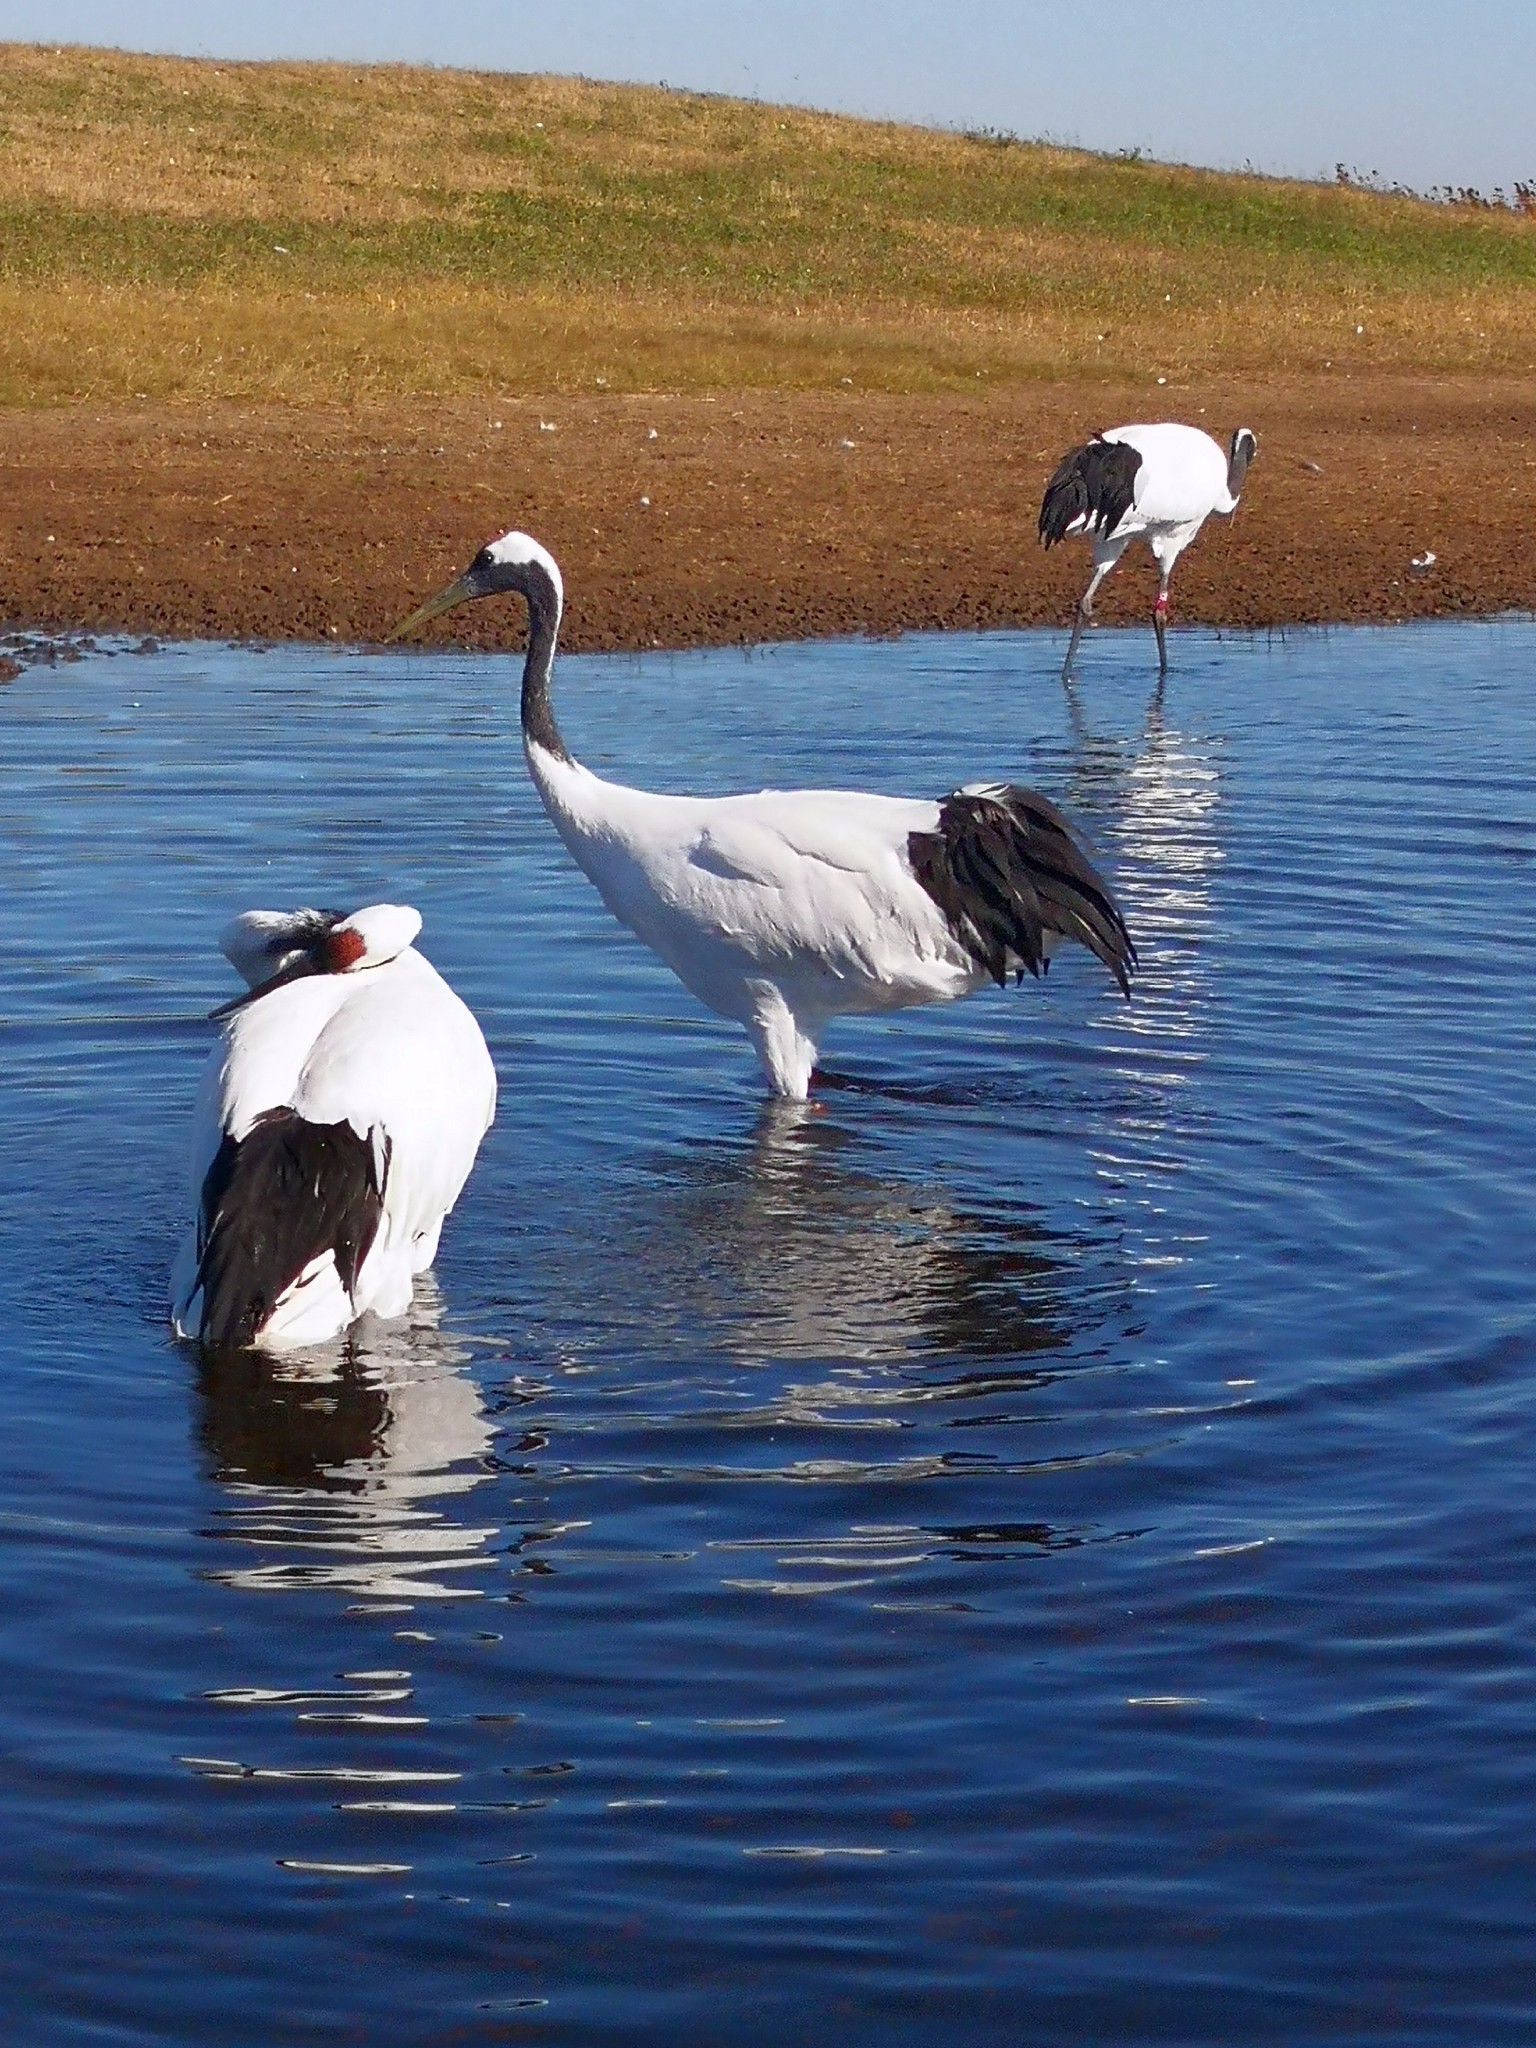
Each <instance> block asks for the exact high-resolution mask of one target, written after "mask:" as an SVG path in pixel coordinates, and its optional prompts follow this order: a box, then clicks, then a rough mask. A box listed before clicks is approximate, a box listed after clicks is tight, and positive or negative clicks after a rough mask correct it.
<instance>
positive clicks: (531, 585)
mask: <svg viewBox="0 0 1536 2048" xmlns="http://www.w3.org/2000/svg"><path fill="white" fill-rule="evenodd" d="M527 597H528V655H527V659H526V660H525V661H524V663H523V738H524V739H525V740H526V741H527V742H528V744H529V745H530V746H534V747H542V748H543V749H544V751H545V753H546V754H553V755H554V756H555V758H556V760H559V761H569V760H570V759H571V752H570V749H569V748H568V747H567V746H566V744H565V741H564V740H563V739H562V738H561V737H560V728H559V726H558V725H556V723H555V713H554V709H553V706H552V705H551V704H550V701H549V677H550V671H551V670H552V669H553V667H554V665H555V640H556V637H557V636H558V634H559V631H560V600H559V598H558V597H557V596H556V595H555V591H554V588H553V586H552V585H551V584H550V583H549V581H548V579H547V578H546V577H543V576H539V577H537V578H535V577H530V578H529V581H528V586H527Z"/></svg>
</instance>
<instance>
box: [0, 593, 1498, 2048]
mask: <svg viewBox="0 0 1536 2048" xmlns="http://www.w3.org/2000/svg"><path fill="white" fill-rule="evenodd" d="M1147 640H1148V636H1146V635H1142V634H1138V635H1134V636H1125V637H1120V636H1116V635H1113V634H1109V633H1104V634H1101V635H1098V636H1096V637H1095V638H1094V640H1093V641H1092V642H1091V643H1090V644H1089V646H1088V648H1087V650H1086V653H1085V658H1084V662H1083V669H1082V675H1081V680H1080V682H1079V684H1078V686H1077V688H1076V691H1075V693H1074V695H1073V696H1072V697H1068V696H1067V695H1066V694H1065V693H1064V692H1063V690H1062V687H1061V685H1060V683H1059V682H1058V681H1057V679H1056V675H1055V666H1056V664H1057V663H1058V662H1059V660H1060V652H1061V648H1060V640H1059V638H1058V637H1056V636H1042V635H1033V634H1020V635H997V636H988V637H969V638H955V639H942V638H915V639H910V640H907V641H903V642H898V643H895V644H891V645H863V644H836V645H827V646H811V647H798V648H786V649H778V650H772V651H768V652H764V653H759V654H756V655H752V656H746V655H742V654H738V653H734V652H732V653H724V654H713V655H699V656H689V657H682V658H669V657H663V656H656V657H653V658H649V659H645V660H615V659H589V660H571V661H568V662H566V663H564V664H563V666H562V669H561V671H560V674H559V675H558V676H557V681H556V696H557V700H558V704H559V708H560V710H561V713H562V716H563V718H564V721H565V725H566V731H567V735H568V737H569V738H570V740H571V742H572V745H573V747H574V748H575V750H576V751H577V752H578V753H579V754H581V755H582V756H583V757H584V758H585V759H587V760H588V761H589V762H590V763H591V765H593V766H594V767H597V768H599V769H601V770H604V771H605V772H609V773H615V774H621V775H624V776H627V777H629V778H630V779H633V780H635V781H638V782H643V783H649V784H651V785H653V786H657V787H668V786H669V787H673V788H697V789H726V788H730V787H733V786H743V785H745V786H752V787H755V786H757V785H759V784H760V783H762V782H776V783H780V784H795V783H807V782H810V783H819V784H822V785H828V784H831V785H837V784H840V783H841V784H849V785H855V786H858V785H863V786H867V787H872V788H884V789H893V790H908V791H919V792H920V791H925V790H926V791H933V792H935V793H937V792H939V791H941V790H943V789H946V788H948V787H950V786H951V785H953V784H954V783H957V782H959V781H961V780H964V779H966V778H969V777H973V776H976V775H988V774H994V775H995V774H1000V773H1001V774H1008V775H1012V776H1014V777H1015V778H1018V779H1031V780H1035V781H1037V782H1038V783H1039V784H1040V785H1041V786H1042V787H1043V788H1045V789H1046V790H1047V791H1049V792H1051V793H1053V794H1056V795H1058V796H1059V797H1061V798H1062V799H1063V800H1064V801H1065V802H1067V803H1068V804H1069V805H1070V806H1072V807H1073V808H1074V809H1075V811H1076V812H1077V814H1078V815H1079V816H1080V817H1081V818H1082V819H1083V820H1084V821H1085V822H1086V823H1087V825H1088V826H1089V828H1090V830H1091V832H1092V833H1093V836H1094V839H1095V841H1096V843H1097V845H1098V847H1099V849H1100V851H1101V853H1102V855H1103V858H1104V860H1105V862H1106V863H1107V864H1108V866H1109V867H1110V869H1111V871H1112V872H1113V874H1114V875H1115V877H1116V878H1117V881H1118V884H1119V887H1120V889H1121V892H1122V895H1123V898H1124V901H1125V903H1126V907H1127V910H1128V913H1129V915H1130V918H1131V921H1132V925H1133V928H1134V930H1135V932H1136V935H1137V937H1138V940H1139V941H1140V944H1141V950H1142V958H1143V963H1144V965H1143V972H1142V975H1141V978H1140V980H1139V983H1138V985H1137V989H1136V995H1135V999H1134V1001H1133V1002H1131V1003H1129V1004H1127V1003H1124V1002H1122V1001H1121V1000H1120V999H1119V997H1118V996H1117V995H1116V993H1115V991H1114V989H1113V988H1112V986H1111V985H1110V983H1109V980H1108V977H1107V976H1105V975H1104V974H1103V973H1102V972H1101V971H1100V970H1099V969H1098V968H1097V967H1096V966H1095V965H1094V963H1092V962H1090V961H1088V960H1087V959H1086V958H1085V957H1083V956H1080V955H1074V956H1072V957H1070V958H1067V957H1063V958H1062V959H1061V960H1059V961H1058V963H1057V966H1056V969H1055V971H1053V973H1052V975H1051V977H1050V979H1049V981H1048V982H1047V983H1046V984H1045V985H1044V986H1043V987H1036V986H1034V985H1032V984H1026V986H1025V987H1024V988H1023V989H1021V990H1019V991H1017V992H1014V991H1009V992H1008V993H1007V994H1003V993H1001V992H997V991H992V992H988V993H986V994H983V995H978V996H976V997H973V998H972V999H970V1000H969V1001H967V1002H965V1003H962V1004H957V1005H954V1006H952V1007H950V1008H948V1009H945V1010H938V1011H929V1012H924V1013H911V1014H908V1015H905V1016H901V1017H897V1018H894V1019H887V1020H879V1021H875V1020H860V1021H850V1022H847V1023H845V1024H843V1025H842V1026H840V1027H837V1028H835V1029H834V1031H833V1032H832V1033H831V1034H829V1037H828V1040H827V1043H826V1044H825V1046H824V1048H823V1053H824V1058H825V1060H826V1063H827V1066H828V1068H829V1069H830V1072H831V1078H832V1082H833V1084H834V1085H831V1086H829V1087H828V1088H827V1089H826V1090H825V1091H824V1092H823V1093H822V1095H821V1098H820V1102H819V1104H818V1106H817V1107H816V1108H815V1109H814V1110H813V1111H812V1112H810V1113H808V1114H801V1115H798V1116H795V1115H784V1114H778V1115H775V1114H774V1113H772V1112H771V1111H769V1110H767V1109H766V1108H765V1106H764V1104H763V1101H762V1098H761V1086H760V1082H759V1079H758V1075H757V1070H756V1066H755V1063H754V1062H753V1060H752V1057H751V1054H750V1051H749V1048H748V1046H747V1043H746V1040H745V1038H744V1037H743V1036H742V1035H741V1034H739V1033H738V1032H735V1031H733V1030H732V1029H730V1028H729V1027H727V1026H725V1025H724V1024H722V1023H720V1022H718V1021H717V1020H715V1019H713V1018H711V1017H709V1016H708V1015H706V1014H705V1013H704V1012H702V1011H700V1010H698V1009H697V1008H695V1006H694V1005H693V1004H692V1003H691V1001H690V999H689V998H688V997H687V996H686V995H685V994H684V993H683V991H682V990H681V989H680V988H679V987H678V986H677V985H676V984H675V983H674V982H673V981H672V980H671V978H670V977H669V976H668V975H667V973H666V972H665V970H664V969H662V968H661V967H660V966H659V965H658V964H657V963H656V962H655V961H654V960H653V959H652V958H651V957H650V955H649V954H647V953H645V952H644V951H643V950H642V949H641V948H640V947H639V946H638V944H636V943H635V942H634V941H633V940H631V939H630V938H629V937H628V936H627V935H626V934H624V933H623V932H621V931H620V930H619V929H618V928H617V927H616V926H614V925H613V924H612V923H611V922H610V920H609V919H608V917H607V915H606V913H605V912H604V911H603V909H602V907H601V905H600V904H599V902H598V901H597V898H596V897H595V895H593V893H592V892H591V891H590V889H589V888H588V887H587V885H586V883H585V882H584V881H583V880H582V878H581V877H580V876H579V875H578V874H577V872H576V871H575V869H574V868H573V867H572V866H571V865H570V863H569V862H568V860H567V858H566V856H565V855H564V853H563V852H562V850H561V848H560V847H559V845H558V843H557V842H556V840H555V838H554V835H553V832H552V831H551V830H550V828H549V827H548V825H547V824H546V822H545V820H544V818H543V816H542V813H541V812H540V811H539V809H538V806H537V803H536V800H535V798H534V796H533V793H532V791H531V789H530V787H529V784H528V782H527V780H526V777H525V775H524V774H523V771H522V764H521V757H520V752H519V748H518V745H517V739H516V733H515V725H514V717H513V709H512V700H513V696H514V687H515V672H514V671H513V670H512V669H511V667H510V666H509V665H508V664H507V663H504V662H494V661H487V660H484V659H470V658H463V659H455V658H445V657H442V656H428V655H422V654H408V655H400V656H384V655H378V654H370V655H357V654H352V655H349V654H343V653H337V652H328V651H323V650H292V649H289V650H283V651H280V652H267V653H253V652H239V651H223V650H219V649H215V648H207V647H195V648H179V649H168V650H165V651H164V652H161V653H158V654H147V655H139V656H132V657H130V656H126V655H119V656H117V657H111V656H108V655H107V654H105V653H101V654H97V655H93V656H91V657H90V658H88V659H87V660H85V661H82V662H80V663H77V664H75V665H72V666H67V667H61V668H60V669H58V670H57V671H53V672H43V671H31V672H29V673H28V674H26V675H25V676H24V677H23V679H22V680H21V681H19V682H18V683H16V684H14V685H12V686H11V687H10V688H9V689H7V690H6V691H4V693H3V694H0V746H3V757H4V761H5V771H4V778H3V785H0V787H3V797H0V812H3V822H4V846H5V875H6V883H5V913H4V917H3V919H0V949H3V957H0V1010H3V1048H4V1073H5V1120H4V1124H3V1127H0V1128H3V1135H0V1193H3V1200H0V1271H3V1274H4V1283H5V1290H6V1296H7V1299H8V1303H9V1308H8V1314H7V1317H6V1327H5V1347H4V1348H5V1357H4V1370H3V1374H0V1441H3V1444H4V1461H5V1473H6V1484H5V1491H4V1497H3V1501H0V1630H3V1640H4V1660H5V1671H6V1677H5V1682H4V1691H3V1694H0V1748H3V1752H4V1755H5V1758H6V1765H5V1772H6V1780H7V1784H6V1796H5V1805H4V1821H3V1824H0V1883H3V1925H4V1930H5V1932H4V1935H3V1937H0V1961H3V1963H4V1967H5V1989H4V1991H3V1994H0V2002H3V2009H4V2010H3V2016H4V2025H3V2027H0V2034H3V2037H4V2039H5V2040H6V2041H7V2043H9V2044H14V2048H34V2044H36V2048H53V2044H56V2043H57V2044H63V2043H70V2044H102V2048H105V2044H113V2048H118V2044H122V2048H130V2044H131V2048H138V2044H159V2043H171V2042H174V2043H189V2044H193V2043H195V2044H204V2043H208V2042H211V2041H214V2040H217V2041H219V2042H221V2043H226V2044H250V2048H274V2044H294V2048H299V2044H305V2048H308V2044H312V2043H314V2042H316V2041H319V2040H330V2039H335V2040H338V2041H341V2040H346V2041H359V2042H367V2043H369V2044H395V2043H399V2044H402V2048H404V2044H411V2048H417V2044H425V2043H432V2044H436V2043H443V2044H446V2043H449V2042H453V2043H490V2042H504V2041H530V2042H547V2043H562V2044H571V2048H594V2044H602V2043H608V2042H612V2043H615V2044H620V2043H622V2044H626V2048H627V2044H631V2043H637V2044H638V2043H645V2044H651V2043H654V2044H658V2048H660V2044H667V2048H676V2044H694V2043H699V2044H704V2043H709V2044H753V2048H758V2044H760V2048H781V2044H784V2043H787V2042H805V2043H816V2044H819V2043H823V2042H829V2043H833V2042H835V2043H837V2044H838V2048H855V2044H858V2048H862V2044H866V2043H868V2044H871V2048H874V2044H880V2048H905V2044H910V2048H932V2044H935V2043H939V2042H942V2043H944V2044H946V2048H955V2044H962V2048H969V2044H976V2048H983V2044H985V2048H992V2044H996V2043H1001V2042H1010V2043H1011V2042H1015V2041H1017V2042H1024V2041H1027V2042H1029V2043H1031V2044H1032V2048H1034V2044H1057V2043H1059V2044H1062V2048H1081V2044H1083V2043H1088V2042H1111V2041H1113V2042H1115V2043H1116V2044H1127V2043H1131V2044H1140V2043H1153V2042H1158V2043H1163V2042H1166V2043H1179V2044H1192V2043H1201V2044H1204V2043H1209V2044H1212V2048H1231V2044H1233V2043H1237V2042H1241V2043H1244V2044H1253V2043H1275V2044H1281V2043H1284V2044H1287V2048H1294V2044H1296V2043H1298V2042H1308V2043H1311V2042H1324V2041H1326V2042H1380V2043H1384V2044H1385V2043H1390V2044H1393V2048H1403V2044H1419V2043H1430V2042H1434V2043H1446V2044H1450V2043H1456V2044H1467V2043H1471V2042H1476V2043H1477V2044H1479V2048H1493V2044H1499V2043H1506V2042H1507V2043H1516V2042H1519V2043H1522V2044H1524V2043H1529V2042H1530V2041H1531V2039H1532V2038H1533V2037H1536V1935H1533V1932H1532V1915H1533V1905H1536V1883H1533V1880H1536V1850H1533V1846H1532V1838H1533V1832H1536V1738H1533V1723H1536V1621H1533V1615H1536V1597H1533V1596H1536V1403H1533V1394H1536V1263H1533V1260H1532V1256H1531V1245H1532V1215H1533V1210H1536V1107H1533V1092H1536V1011H1533V1005H1532V970H1533V966H1536V917H1533V913H1536V793H1533V775H1532V770H1531V678H1532V675H1533V672H1536V628H1532V627H1530V626H1526V625H1507V626H1499V625H1495V626H1484V625H1478V626H1466V627H1454V626H1453V627H1433V628H1419V629H1415V630H1402V631H1393V632H1340V633H1336V634H1333V635H1331V636H1327V637H1324V636H1321V635H1316V634H1307V635H1302V636H1297V637H1292V638H1290V639H1288V640H1282V639H1276V640H1274V641H1271V642H1265V641H1263V640H1257V641H1254V640H1246V639H1237V640H1226V641H1222V640H1217V639H1215V638H1213V637H1209V636H1203V635H1200V634H1195V633H1190V634H1184V635H1181V636H1179V638H1178V641H1177V646H1176V652H1177V667H1176V670H1175V672H1174V674H1173V675H1172V676H1171V677H1170V679H1169V682H1168V686H1167V689H1166V692H1165V694H1164V697H1163V700H1162V702H1161V703H1160V704H1159V703H1158V702H1157V701H1155V700H1154V699H1153V697H1152V695H1151V691H1150V683H1151V677H1150V674H1149V669H1148V661H1147V657H1148V653H1149V646H1148V644H1147ZM380 897H393V898H396V899H404V900H407V901H410V902H414V903H416V904H417V905H418V906H419V907H420V908H421V910H422V911H423V913H424V915H425V919H426V928H425V933H424V936H423V940H422V944H423V947H424V949H425V950H426V951H427V952H428V953H429V954H430V955H431V957H432V958H433V959H434V960H435V961H436V962H437V963H438V965H439V966H440V967H441V968H442V969H443V970H444V971H445V972H446V973H447V975H448V976H449V978H450V979H451V980H452V981H453V982H454V983H455V985H456V986H457V987H458V988H459V989H460V991H461V992H462V993H463V994H464V995H465V996H466V998H467V999H468V1000H469V1001H470V1002H471V1004H472V1005H473V1006H474V1008H475V1009H476V1010H477V1012H478V1014H479V1015H480V1017H481V1019H482V1021H483V1023H484V1025H485V1028H486V1032H487V1035H488V1036H489V1038H490V1040H491V1045H492V1050H493V1052H494V1054H495V1057H496V1061H497V1066H498V1069H499V1072H500V1075H501V1083H502V1104H501V1111H500V1115H499V1117H498V1120H497V1123H496V1126H495V1128H494V1130H493V1131H492V1133H491V1136H490V1138H489V1140H488V1141H487V1144H486V1147H485V1149H484V1151H483V1152H482V1155H481V1160H480V1164H479V1167H478V1169H477V1171H476V1174H475V1176H474V1178H473V1180H472V1182H471V1184H470V1187H469V1190H468V1192H467V1194H466V1197H465V1199H464V1201H463V1203H462V1204H461V1207H460V1210H459V1212H458V1213H457V1214H456V1216H455V1217H454V1218H453V1219H452V1220H451V1222H450V1224H449V1226H448V1228H447V1231H446V1232H445V1237H444V1245H443V1250H442V1254H441V1256H440V1259H439V1263H438V1267H437V1272H436V1286H435V1288H426V1289H424V1290H423V1292H422V1294H421V1296H420V1298H419V1300H418V1304H417V1311H416V1313H415V1314H414V1315H413V1317H412V1319H411V1321H410V1323H409V1324H408V1325H406V1326H397V1327H394V1328H390V1329H387V1330H383V1331H378V1332H375V1333H374V1335H373V1336H372V1337H369V1338H366V1339H364V1340H362V1341H358V1342H356V1343H355V1344H354V1345H353V1346H352V1347H351V1348H350V1349H349V1350H348V1351H347V1352H346V1353H344V1354H342V1353H338V1355H337V1359H336V1365H335V1370H334V1371H332V1372H330V1373H329V1374H316V1373H310V1374H308V1375H303V1374H295V1373H293V1372H289V1373H287V1374H286V1375H285V1373H283V1372H281V1371H278V1370H274V1369H272V1368H271V1367H265V1368H264V1367H260V1366H257V1365H255V1364H252V1365H250V1366H247V1367H242V1368H240V1369H238V1370H227V1369H226V1370H220V1371H218V1372H209V1371H207V1370H203V1369H200V1368H199V1365H198V1363H197V1361H196V1360H195V1359H194V1358H193V1357H191V1356H190V1355H188V1354H187V1353H186V1352H185V1351H183V1350H179V1349H177V1348H176V1347H174V1346H173V1345H172V1344H171V1343H170V1341H169V1340H168V1336H167V1333H166V1329H165V1325H164V1317H163V1305H162V1292H163V1286H164V1276H165V1272H166V1269H167V1266H168V1263H169V1260H170V1257H171V1253H172V1249H173V1245H174V1242H175V1239H176V1237H177V1234H178V1232H179V1230H180V1228H181V1223H182V1218H183V1214H184V1212H185V1210H186V1206H187V1198H186V1195H185V1193H184V1190H183V1187H182V1148H183V1143H184V1138H185V1131H186V1124H187V1118H188V1113H189V1107H190V1102H191V1098H192V1094H193V1090H194V1086H195V1081H196V1075H197V1072H198V1068H199V1065H200V1062H201V1060H202V1058H203V1056H204V1052H205V1049H206V1047H207V1045H208V1043H209V1040H210V1027H209V1026H208V1025H207V1024H206V1023H205V1022H204V1021H203V1015H204V1013H205V1012H206V1011H207V1009H208V1008H210V1007H211V1006H212V1005H213V1004H214V1003H215V1002H217V1001H219V1000H221V999H222V998H224V997H225V996H227V995H228V994H229V993H230V992H231V991H232V989H233V987H234V986H235V984H234V981H233V977H232V975H231V973H230V971H229V970H228V969H227V967H226V966H225V965H224V963H223V961H222V960H221V959H220V958H219V956H218V954H217V952H216V950H215V947H214V943H213V935H214V934H215V932H216V931H217V930H218V928H219V926H220V924H221V923H222V922H223V920H224V919H225V917H226V916H227V915H229V914H230V912H231V911H233V910H235V909H238V908H242V907H245V906H248V905H253V904H262V905H276V906H285V905H291V904H294V903H298V902H326V903H336V904H341V905H344V906H351V905H354V904H359V903H363V902H366V901H370V900H375V899H378V898H380Z"/></svg>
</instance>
